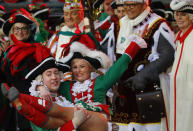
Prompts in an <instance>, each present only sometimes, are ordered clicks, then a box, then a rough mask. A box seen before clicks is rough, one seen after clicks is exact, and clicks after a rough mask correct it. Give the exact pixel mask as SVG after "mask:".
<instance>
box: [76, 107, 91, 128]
mask: <svg viewBox="0 0 193 131" xmlns="http://www.w3.org/2000/svg"><path fill="white" fill-rule="evenodd" d="M89 117H90V116H89V115H88V111H87V110H85V109H83V108H81V107H77V106H75V107H74V117H73V119H72V123H73V125H74V127H75V128H76V129H77V128H78V126H80V125H81V124H82V123H83V122H84V121H85V120H87V119H88V118H89Z"/></svg>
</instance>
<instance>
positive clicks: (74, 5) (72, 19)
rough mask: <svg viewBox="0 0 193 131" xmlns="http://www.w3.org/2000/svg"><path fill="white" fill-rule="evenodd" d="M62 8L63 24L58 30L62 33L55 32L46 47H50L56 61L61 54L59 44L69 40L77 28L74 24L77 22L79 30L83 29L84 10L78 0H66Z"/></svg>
mask: <svg viewBox="0 0 193 131" xmlns="http://www.w3.org/2000/svg"><path fill="white" fill-rule="evenodd" d="M63 10H64V22H65V25H64V26H63V27H62V28H61V30H60V32H62V33H60V34H59V35H57V33H58V32H56V33H55V35H53V36H52V37H51V39H50V41H49V42H48V47H49V48H50V49H51V52H52V53H53V54H54V56H55V58H56V60H57V61H58V60H59V58H60V57H61V54H62V49H63V48H62V47H61V45H63V44H67V43H69V42H70V39H71V38H72V36H73V35H72V33H75V31H76V29H77V28H76V26H75V25H76V24H77V25H78V27H79V29H80V30H81V31H83V27H84V23H83V18H84V12H83V9H82V7H81V2H80V1H79V0H78V1H77V0H72V1H69V0H66V2H65V4H64V8H63ZM70 32H71V33H70ZM69 33H70V34H69Z"/></svg>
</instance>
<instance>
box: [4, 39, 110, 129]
mask: <svg viewBox="0 0 193 131" xmlns="http://www.w3.org/2000/svg"><path fill="white" fill-rule="evenodd" d="M12 39H13V40H14V42H15V43H16V44H14V45H12V46H10V47H9V48H8V50H7V51H6V52H5V53H6V54H7V55H6V56H4V58H3V59H2V63H3V64H2V66H1V69H3V72H7V74H6V75H9V76H11V77H14V78H16V77H17V79H26V80H28V81H31V80H33V79H35V78H36V76H38V75H40V74H42V77H41V76H38V78H39V79H42V81H39V83H38V84H36V85H44V86H46V87H47V88H46V89H50V91H51V92H52V93H53V94H55V95H56V91H57V89H58V87H59V85H60V73H59V70H58V68H59V69H61V70H64V69H65V70H68V68H67V67H66V66H62V68H61V66H58V65H56V63H55V59H54V58H53V57H51V56H50V51H49V49H48V48H47V47H45V46H41V45H40V44H39V43H34V44H30V43H23V42H21V41H18V40H17V39H15V38H12ZM29 61H33V64H29ZM8 65H9V67H8ZM12 67H13V68H12ZM15 67H17V68H15ZM40 77H41V78H40ZM38 78H37V79H38ZM23 81H24V80H23ZM36 83H37V81H36ZM33 85H34V82H32V87H31V88H34V87H33ZM26 88H27V87H26ZM40 89H41V88H40ZM31 90H33V89H30V91H31ZM37 90H38V89H37ZM34 91H35V90H34ZM40 92H41V90H40ZM2 93H3V94H4V95H5V96H6V97H7V98H8V99H9V100H10V101H11V102H12V104H13V106H14V107H15V108H16V109H17V111H18V112H19V113H20V114H21V115H23V116H24V117H26V118H27V119H28V120H30V121H31V122H32V123H33V124H35V125H37V126H39V127H42V128H46V129H56V128H59V127H60V129H58V130H60V131H63V130H66V131H71V130H74V129H75V128H78V127H79V126H80V127H79V128H78V129H79V130H83V131H86V130H88V131H91V130H92V131H93V130H96V131H106V130H107V124H106V120H105V118H103V116H102V115H100V114H98V113H92V112H87V111H86V110H84V109H82V108H80V107H75V108H72V107H69V106H72V105H70V104H69V102H68V101H67V100H66V99H65V98H64V97H53V98H55V99H56V100H57V103H58V102H60V103H59V104H60V105H62V106H59V105H58V104H55V103H53V102H52V101H50V100H49V101H47V100H45V99H43V98H37V97H33V96H30V95H27V94H23V93H19V91H18V90H17V89H16V88H15V87H12V88H11V89H10V90H9V87H7V85H6V84H4V86H2ZM63 106H65V107H63ZM66 106H68V107H66ZM74 109H75V110H74ZM73 110H74V111H73ZM73 114H74V115H73ZM73 116H74V117H73ZM67 121H68V122H67ZM83 122H84V123H83ZM33 127H34V126H33ZM93 128H94V129H93ZM33 129H35V130H43V129H40V128H37V127H36V128H35V127H34V128H33Z"/></svg>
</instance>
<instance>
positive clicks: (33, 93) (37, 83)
mask: <svg viewBox="0 0 193 131" xmlns="http://www.w3.org/2000/svg"><path fill="white" fill-rule="evenodd" d="M40 85H41V86H43V83H42V82H40V81H37V80H33V81H32V82H31V87H30V88H29V92H30V95H31V96H35V97H38V96H39V94H40V91H37V90H36V87H37V86H40Z"/></svg>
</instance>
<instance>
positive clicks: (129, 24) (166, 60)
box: [116, 0, 175, 131]
mask: <svg viewBox="0 0 193 131" xmlns="http://www.w3.org/2000/svg"><path fill="white" fill-rule="evenodd" d="M126 1H127V0H126ZM128 1H130V0H128ZM131 1H132V0H131ZM161 19H163V18H161V17H160V16H158V15H156V14H155V13H152V11H151V9H150V8H149V7H148V6H147V8H146V9H145V10H144V11H143V12H142V13H141V14H140V15H139V16H137V17H136V18H135V19H129V18H128V17H127V16H125V17H123V18H122V19H121V20H120V25H121V27H120V31H119V36H118V42H117V48H116V52H117V53H118V54H122V53H123V52H124V50H125V48H126V47H127V45H128V44H129V41H130V40H129V36H130V35H133V34H136V35H141V36H142V37H143V36H145V35H143V33H144V32H145V34H147V33H149V31H153V33H150V34H152V35H151V36H150V37H148V39H146V38H144V39H145V40H146V42H147V44H148V48H149V49H150V53H149V54H148V55H147V56H146V57H147V61H148V63H149V64H147V65H143V64H141V65H140V63H131V64H130V65H134V67H135V69H134V74H132V73H131V72H133V69H130V70H128V71H127V72H126V73H125V74H124V75H123V77H122V80H125V79H128V78H129V77H130V80H131V81H132V86H133V87H134V88H135V89H137V90H140V89H144V90H146V88H145V87H146V85H147V84H148V82H149V83H150V82H156V83H159V81H162V80H161V79H159V75H160V74H161V73H162V72H166V70H167V68H169V67H170V66H171V65H172V63H173V60H174V49H175V44H174V34H173V32H172V31H171V29H170V28H169V27H168V25H167V23H166V22H164V21H162V22H161V23H160V24H158V26H157V27H156V28H154V27H153V26H155V25H156V23H157V22H158V21H160V20H161ZM154 24H155V25H154ZM152 29H153V30H152ZM145 30H146V31H145ZM139 54H140V53H139ZM137 57H138V58H139V56H136V59H137ZM141 57H144V56H141ZM134 61H135V59H134ZM135 62H136V61H135ZM135 65H136V66H135ZM129 68H130V67H129ZM131 74H132V76H131ZM161 88H167V89H166V90H168V88H169V87H167V86H165V85H161ZM120 93H121V94H123V95H124V96H125V97H126V99H127V100H128V102H127V105H128V106H126V109H127V110H126V112H127V113H129V116H130V118H128V119H129V121H131V122H134V123H133V124H132V125H130V126H131V128H129V129H130V130H131V131H132V130H135V131H140V130H142V128H143V129H144V130H147V131H157V130H158V131H159V130H160V126H157V125H159V124H158V123H157V124H156V123H155V124H156V125H155V126H157V128H156V129H154V128H153V127H152V128H147V126H143V124H141V126H140V127H139V126H137V125H138V124H140V121H139V120H138V119H134V116H135V113H136V112H137V108H136V106H135V104H136V103H135V92H133V91H132V90H130V89H129V90H128V91H127V92H126V91H125V90H124V89H123V90H122V91H121V90H120ZM165 101H168V100H166V99H165ZM166 108H168V107H166ZM123 111H124V110H123ZM124 112H125V111H124ZM163 123H164V124H165V123H166V122H165V121H164V122H163ZM146 125H148V123H147V124H146ZM149 125H151V123H149ZM161 125H163V124H161ZM164 126H165V125H164ZM161 130H163V131H166V130H167V129H166V126H165V127H164V128H162V127H161Z"/></svg>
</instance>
